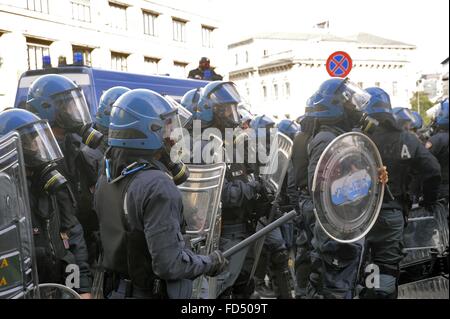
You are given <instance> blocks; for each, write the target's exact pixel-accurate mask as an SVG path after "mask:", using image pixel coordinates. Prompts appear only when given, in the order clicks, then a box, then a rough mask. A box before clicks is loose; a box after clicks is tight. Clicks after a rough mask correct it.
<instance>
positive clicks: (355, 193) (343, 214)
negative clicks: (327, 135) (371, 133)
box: [312, 132, 384, 243]
mask: <svg viewBox="0 0 450 319" xmlns="http://www.w3.org/2000/svg"><path fill="white" fill-rule="evenodd" d="M382 166H383V163H382V161H381V157H380V154H379V152H378V149H377V147H376V145H375V144H374V143H373V142H372V140H371V139H370V138H368V137H367V136H365V135H364V134H361V133H358V132H350V133H346V134H343V135H341V136H338V137H337V138H336V139H334V140H333V142H331V143H330V144H329V145H328V147H327V148H326V149H325V151H324V152H323V154H322V155H321V157H320V159H319V162H318V163H317V167H316V171H315V174H314V179H313V185H312V196H313V201H314V213H315V215H316V219H317V221H318V223H319V225H320V226H321V227H322V228H323V230H324V231H325V233H326V234H327V235H328V236H330V237H331V238H333V239H334V240H336V241H339V242H344V243H345V242H347V243H348V242H354V241H357V240H359V239H361V238H362V237H364V236H365V235H366V234H367V233H368V232H369V231H370V229H371V228H372V226H373V225H374V224H375V221H376V220H377V218H378V214H379V212H380V209H381V204H382V202H383V195H384V185H383V184H382V183H380V182H379V181H378V176H379V173H378V170H379V168H381V167H382Z"/></svg>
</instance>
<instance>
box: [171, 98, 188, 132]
mask: <svg viewBox="0 0 450 319" xmlns="http://www.w3.org/2000/svg"><path fill="white" fill-rule="evenodd" d="M164 97H165V98H166V100H167V101H169V103H170V104H171V105H172V106H173V107H174V108H175V109H177V110H178V115H179V117H180V122H181V125H182V127H184V126H185V125H186V124H187V123H188V122H189V121H190V119H191V118H192V113H191V112H189V110H188V109H187V108H185V107H184V106H183V105H181V104H180V103H178V102H177V101H175V99H174V98H173V97H171V96H169V95H165V96H164Z"/></svg>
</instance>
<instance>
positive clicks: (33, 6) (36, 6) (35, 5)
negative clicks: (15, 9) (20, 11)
mask: <svg viewBox="0 0 450 319" xmlns="http://www.w3.org/2000/svg"><path fill="white" fill-rule="evenodd" d="M27 9H28V10H32V11H37V12H42V13H49V11H48V0H27Z"/></svg>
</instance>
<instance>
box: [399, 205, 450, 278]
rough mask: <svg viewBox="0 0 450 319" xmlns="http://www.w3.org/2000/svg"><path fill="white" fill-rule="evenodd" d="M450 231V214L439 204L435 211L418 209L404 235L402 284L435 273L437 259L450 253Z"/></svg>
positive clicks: (409, 220) (411, 213)
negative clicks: (449, 245)
mask: <svg viewBox="0 0 450 319" xmlns="http://www.w3.org/2000/svg"><path fill="white" fill-rule="evenodd" d="M448 242H449V228H448V220H447V210H446V208H445V207H444V205H442V204H440V203H437V204H436V205H433V208H432V209H431V210H428V209H425V208H424V207H414V208H413V209H412V210H411V211H410V213H409V216H408V223H407V226H406V228H405V231H404V233H403V243H404V252H405V254H406V256H405V258H403V260H402V261H401V263H400V268H401V270H402V276H401V281H402V282H405V281H406V282H409V281H416V280H420V279H422V278H423V277H426V276H430V275H432V273H434V272H435V271H434V268H435V267H434V265H435V264H439V263H436V258H444V259H445V255H446V253H447V251H448Z"/></svg>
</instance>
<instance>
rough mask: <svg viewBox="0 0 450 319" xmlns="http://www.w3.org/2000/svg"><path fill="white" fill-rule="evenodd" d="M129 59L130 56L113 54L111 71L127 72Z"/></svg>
mask: <svg viewBox="0 0 450 319" xmlns="http://www.w3.org/2000/svg"><path fill="white" fill-rule="evenodd" d="M127 58H128V54H123V53H117V52H111V69H113V70H117V71H127V70H128V64H127Z"/></svg>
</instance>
